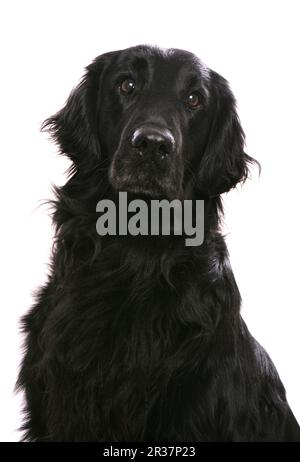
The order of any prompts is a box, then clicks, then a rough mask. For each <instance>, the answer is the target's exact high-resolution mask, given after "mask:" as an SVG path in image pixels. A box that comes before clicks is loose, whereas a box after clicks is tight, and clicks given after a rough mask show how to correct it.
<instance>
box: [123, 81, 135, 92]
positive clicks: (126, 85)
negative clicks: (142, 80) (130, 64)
mask: <svg viewBox="0 0 300 462" xmlns="http://www.w3.org/2000/svg"><path fill="white" fill-rule="evenodd" d="M134 89H135V82H134V80H132V79H125V80H123V82H122V83H121V85H120V92H121V93H122V94H123V95H130V94H131V93H132V92H133V91H134Z"/></svg>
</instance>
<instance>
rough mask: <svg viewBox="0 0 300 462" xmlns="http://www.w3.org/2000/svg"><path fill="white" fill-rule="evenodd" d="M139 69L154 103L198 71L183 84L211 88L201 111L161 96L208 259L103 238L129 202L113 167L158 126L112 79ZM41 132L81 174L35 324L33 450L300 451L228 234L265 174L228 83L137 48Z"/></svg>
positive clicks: (93, 70)
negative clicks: (199, 212) (248, 312)
mask: <svg viewBox="0 0 300 462" xmlns="http://www.w3.org/2000/svg"><path fill="white" fill-rule="evenodd" d="M132 59H133V60H135V61H134V63H133V64H131V67H130V73H131V74H130V75H132V72H135V73H136V75H137V77H136V79H137V81H138V78H139V75H140V74H139V73H142V72H144V74H143V75H145V73H146V74H147V72H148V74H149V75H151V78H152V84H153V85H154V87H155V86H156V87H155V88H156V89H157V92H156V93H155V92H153V93H152V96H151V98H150V101H153V100H154V99H155V98H157V97H158V96H157V95H158V94H159V91H158V87H159V84H160V82H161V81H167V82H168V85H167V87H165V90H164V92H165V93H166V92H167V91H170V88H171V87H172V85H173V83H172V82H174V79H175V80H176V79H177V80H176V82H177V85H178V79H179V80H180V82H183V81H184V77H183V74H182V72H183V71H184V69H185V68H186V66H188V69H187V70H186V71H184V72H185V73H186V74H187V73H188V72H191V70H192V71H193V72H194V73H195V72H197V73H198V74H199V79H200V80H201V81H200V83H198V86H199V88H198V89H199V92H200V95H201V96H202V102H203V104H202V107H201V108H200V109H199V111H194V112H191V111H190V112H189V110H187V109H186V108H185V107H183V106H179V103H178V102H177V100H175V97H174V93H173V94H172V95H173V96H172V98H171V102H170V100H168V103H166V102H164V99H163V96H161V94H160V96H159V98H160V100H159V104H158V107H159V110H160V115H161V114H163V116H164V114H165V113H164V105H165V104H166V105H167V104H169V105H170V104H171V105H173V106H171V109H172V108H173V109H172V110H170V106H168V111H167V112H168V114H170V113H171V115H172V113H173V112H174V114H176V117H177V118H175V119H176V120H175V121H174V119H170V121H169V122H168V120H167V115H166V116H164V117H165V119H166V120H167V122H166V123H168V126H171V127H172V123H173V131H174V133H175V134H176V133H177V136H179V135H178V133H180V135H181V139H182V141H181V145H180V146H181V147H180V149H179V148H178V149H179V151H178V156H179V157H178V158H177V160H176V162H177V168H178V169H182V171H181V173H183V175H182V178H181V183H178V195H179V196H180V197H181V198H185V197H189V198H204V199H205V225H206V230H205V241H204V243H203V245H202V246H200V247H186V246H185V245H184V243H183V240H182V239H180V238H177V239H175V238H172V237H169V238H168V237H160V238H154V237H153V238H150V237H149V238H146V237H144V238H141V237H136V238H133V237H131V238H130V237H115V238H100V236H98V235H97V233H96V228H95V225H96V219H97V215H96V212H95V210H96V203H97V202H98V201H99V200H100V199H101V198H107V197H114V195H115V192H116V189H117V188H116V184H114V182H113V180H111V179H110V180H109V174H108V172H109V168H111V165H112V163H113V162H114V161H115V162H116V164H115V165H116V167H115V168H116V169H117V168H119V167H118V164H117V160H116V156H117V154H116V152H120V143H121V144H122V143H123V144H124V143H125V141H124V140H123V138H122V136H123V134H124V130H127V128H128V124H129V125H130V123H131V124H133V125H134V123H135V122H136V117H137V118H139V117H141V114H142V113H143V117H144V120H146V121H147V117H148V116H147V113H145V112H143V111H145V107H146V104H145V102H142V103H141V102H139V101H141V98H142V96H139V97H136V98H137V99H136V100H133V99H132V100H130V101H132V102H133V103H132V105H131V106H130V105H129V103H128V101H129V100H124V99H122V98H121V99H120V95H119V94H118V95H117V94H116V92H115V93H114V88H115V87H113V85H114V83H115V79H117V78H118V76H117V77H115V73H116V72H119V73H120V72H121V76H122V78H124V77H126V76H127V74H126V75H124V72H123V70H122V69H121V68H122V66H123V67H126V73H128V72H129V71H128V70H127V68H128V62H129V61H130V60H132ZM134 66H136V67H137V69H136V68H134ZM133 68H134V69H133ZM145 68H146V70H145ZM120 69H121V71H120ZM182 69H183V71H182ZM150 71H151V72H150ZM155 72H158V74H157V75H159V77H160V79H159V80H158V79H157V80H155V78H156V77H155V75H156V74H155ZM148 74H147V75H148ZM149 78H150V77H149ZM168 79H169V80H168ZM172 79H173V80H172ZM111 82H112V83H111ZM180 82H179V83H180ZM151 88H152V89H153V86H152V87H151ZM166 88H167V89H168V90H167V89H166ZM176 88H177V87H176ZM144 91H145V92H146V89H145V90H144ZM147 91H148V93H149V91H150V90H149V88H148V90H147ZM140 95H141V93H140ZM138 98H140V99H138ZM129 106H130V107H129ZM156 107H157V106H156ZM136 108H137V109H138V110H137V112H134V111H135V110H136ZM172 111H173V112H172ZM185 111H187V112H185ZM145 114H146V115H145ZM151 114H153V111H152V112H151ZM149 117H150V116H149ZM44 128H46V129H48V130H50V132H51V134H52V136H53V138H54V140H55V141H56V142H57V143H58V145H59V148H60V150H61V152H62V153H64V154H66V155H68V156H69V157H70V159H71V160H72V168H71V172H70V178H69V180H68V182H67V183H66V184H65V186H63V187H61V188H57V190H56V201H55V202H54V207H55V211H54V223H55V225H56V236H55V246H54V251H53V255H52V260H51V272H50V274H49V279H48V282H47V284H46V285H45V286H44V287H43V288H41V289H40V291H39V293H38V296H37V300H36V303H35V305H34V307H33V308H32V309H31V310H30V312H29V313H28V314H27V315H26V316H25V317H24V319H23V329H24V332H25V334H26V352H25V354H24V359H23V363H22V367H21V371H20V376H19V381H18V386H19V387H20V388H22V389H23V390H25V395H26V410H25V413H26V416H25V420H24V427H23V429H24V440H27V441H121V442H125V441H175V442H176V441H289V440H291V441H295V440H298V441H299V440H300V430H299V426H298V424H297V422H296V420H295V418H294V417H293V414H292V412H291V410H290V408H289V406H288V403H287V401H286V396H285V390H284V387H283V385H282V383H281V381H280V379H279V376H278V374H277V372H276V369H275V367H274V365H273V363H272V362H271V360H270V358H269V356H268V355H267V353H266V352H265V350H264V349H263V348H262V347H261V346H260V345H259V344H258V343H257V342H256V341H255V339H254V338H253V337H252V336H251V335H250V333H249V331H248V330H247V327H246V326H245V323H244V322H243V320H242V318H241V316H240V305H241V297H240V294H239V291H238V288H237V285H236V282H235V279H234V276H233V273H232V270H231V267H230V263H229V260H228V254H227V248H226V244H225V242H224V238H223V237H222V235H221V233H220V220H221V216H222V207H221V199H220V194H221V193H223V192H226V191H229V190H230V189H231V188H232V187H234V186H235V185H236V184H237V183H239V182H241V181H244V180H245V179H246V178H247V176H248V167H249V163H251V162H254V160H253V159H252V158H251V157H249V156H248V155H247V154H245V153H244V149H243V148H244V134H243V131H242V128H241V126H240V122H239V119H238V116H237V114H236V110H235V101H234V98H233V95H232V93H231V91H230V89H229V87H228V84H227V82H226V81H225V80H224V79H223V78H222V77H221V76H219V75H218V74H217V73H215V72H213V71H210V70H209V69H207V68H205V66H204V65H203V64H202V63H201V62H200V61H198V60H197V59H196V58H195V57H194V56H193V55H191V54H190V53H187V52H182V51H179V50H169V51H168V52H165V51H164V52H163V51H161V50H159V49H156V48H150V47H145V46H140V47H135V48H132V49H127V50H123V51H119V52H113V53H108V54H106V55H102V56H100V57H98V58H97V59H96V60H95V61H94V62H93V63H92V64H91V65H90V66H89V67H88V68H87V72H86V75H85V77H84V78H83V80H82V82H81V83H80V84H79V86H78V87H77V88H76V89H75V90H74V91H73V93H72V94H71V96H70V98H69V99H68V101H67V103H66V105H65V107H64V108H63V109H62V110H61V111H60V112H58V113H57V114H56V115H55V116H54V117H52V118H50V119H48V120H47V121H46V122H45V124H44ZM178 139H179V138H178ZM122 140H123V141H122ZM178 143H179V142H178ZM178 145H179V144H178ZM121 148H122V149H123V148H124V146H123V145H122V146H121ZM187 153H188V154H187ZM119 155H120V154H119ZM124 155H125V154H124V153H123V156H124ZM180 155H181V156H185V157H184V160H183V162H182V157H180ZM123 158H124V157H123ZM123 158H122V159H123ZM120 159H121V157H120ZM120 159H119V162H121V160H122V159H121V160H120ZM174 159H175V157H174ZM174 162H175V160H174ZM171 167H172V166H170V169H171ZM124 168H125V167H124V166H123V167H122V169H123V170H122V172H123V173H124ZM128 168H132V166H130V167H128ZM137 168H138V166H137V167H136V169H137ZM120 171H121V170H120ZM136 171H137V170H136ZM119 173H120V172H119ZM177 173H178V172H177ZM169 174H170V175H171V174H172V171H171V170H170V172H169ZM175 174H176V172H175V173H174V175H175ZM138 175H139V174H138V173H137V176H138ZM140 175H142V173H140ZM118 178H119V177H118ZM176 178H177V177H176V176H175V177H174V178H173V185H174V184H176V181H177V180H176ZM160 181H161V183H160V185H159V187H160V191H161V190H162V188H163V187H164V184H165V183H164V180H163V179H161V180H160ZM178 181H179V180H178ZM135 193H136V195H139V194H138V192H137V191H136V190H135ZM170 194H171V191H169V190H167V187H166V197H169V196H170Z"/></svg>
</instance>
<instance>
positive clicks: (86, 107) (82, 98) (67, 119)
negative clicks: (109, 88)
mask: <svg viewBox="0 0 300 462" xmlns="http://www.w3.org/2000/svg"><path fill="white" fill-rule="evenodd" d="M105 56H106V55H102V56H101V57H98V58H96V60H95V61H94V62H93V63H92V64H90V65H89V66H88V67H87V68H86V73H85V75H84V76H83V78H82V79H81V81H80V83H79V84H78V86H77V87H76V88H74V89H73V90H72V92H71V94H70V96H69V98H68V99H67V101H66V103H65V106H64V107H63V108H62V109H61V110H60V111H59V112H57V113H56V114H55V115H54V116H52V117H49V118H48V119H46V120H45V122H44V123H43V124H42V130H45V131H48V132H49V133H50V135H51V137H52V138H53V139H54V141H55V142H56V143H57V144H58V146H59V148H60V152H61V153H62V154H66V155H67V156H68V157H69V158H70V159H71V160H72V161H73V162H74V163H75V164H79V163H80V162H81V160H87V157H94V158H95V157H98V158H99V156H100V143H99V135H98V127H97V107H98V104H99V93H100V87H101V80H102V74H103V68H104V61H105V60H104V59H103V58H104V57H105Z"/></svg>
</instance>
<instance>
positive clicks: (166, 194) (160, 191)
mask: <svg viewBox="0 0 300 462" xmlns="http://www.w3.org/2000/svg"><path fill="white" fill-rule="evenodd" d="M110 183H111V185H112V187H113V190H114V191H115V192H116V193H119V192H126V193H127V194H128V196H129V197H130V198H137V199H159V200H162V199H167V200H169V201H171V200H173V199H178V198H179V196H180V195H179V194H177V193H176V191H175V190H168V188H166V187H165V186H164V185H162V184H160V183H159V182H158V181H155V180H153V179H149V181H147V179H143V181H142V182H141V181H134V180H132V179H129V178H127V177H122V176H118V175H116V176H114V175H111V176H110Z"/></svg>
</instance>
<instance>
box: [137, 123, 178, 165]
mask: <svg viewBox="0 0 300 462" xmlns="http://www.w3.org/2000/svg"><path fill="white" fill-rule="evenodd" d="M131 145H132V147H133V148H134V149H135V150H136V152H137V153H138V154H139V155H141V156H143V155H149V154H150V155H151V154H152V155H153V154H154V155H156V156H158V157H159V158H160V159H164V158H165V157H167V156H168V155H169V154H172V153H173V152H174V150H175V139H174V136H173V135H172V133H171V131H170V130H169V129H167V128H158V127H146V126H145V127H141V128H138V129H137V130H135V132H134V133H133V135H132V138H131Z"/></svg>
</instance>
